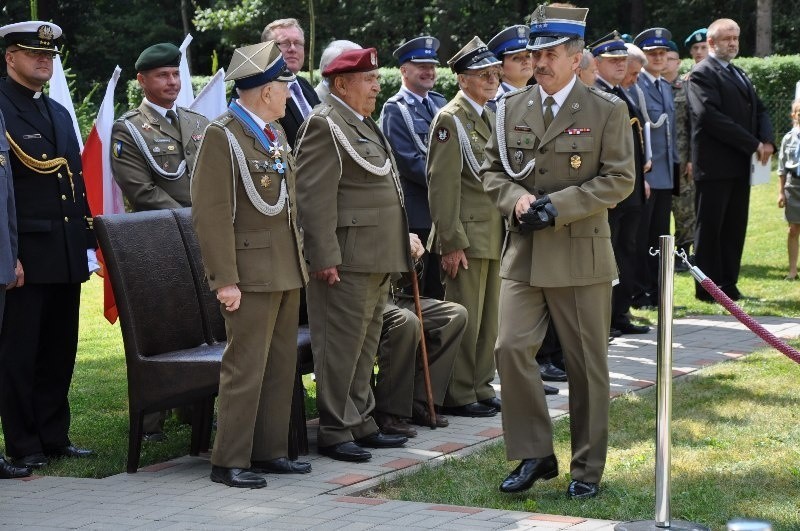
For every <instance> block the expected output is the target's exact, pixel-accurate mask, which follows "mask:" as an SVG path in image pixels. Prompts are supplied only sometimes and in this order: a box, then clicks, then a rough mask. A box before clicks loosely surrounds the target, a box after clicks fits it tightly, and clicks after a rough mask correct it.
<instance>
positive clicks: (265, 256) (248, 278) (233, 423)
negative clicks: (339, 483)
mask: <svg viewBox="0 0 800 531" xmlns="http://www.w3.org/2000/svg"><path fill="white" fill-rule="evenodd" d="M294 78H295V76H294V74H293V73H292V72H291V71H289V70H288V69H287V67H286V63H285V61H284V60H283V58H282V57H281V54H280V50H279V48H278V45H277V44H276V43H275V42H272V41H269V42H266V43H261V44H254V45H252V46H245V47H243V48H238V49H236V50H235V51H234V55H233V58H232V59H231V64H230V67H229V68H228V74H227V75H226V76H225V80H226V81H228V80H233V81H234V86H235V87H236V90H237V92H238V95H239V98H238V99H236V100H234V101H233V102H231V104H230V106H229V107H228V111H227V112H226V113H225V114H223V115H222V116H220V117H219V118H217V119H216V120H215V121H214V122H213V123H212V124H211V125H209V127H208V128H207V129H206V138H205V140H204V141H203V145H202V147H201V149H200V154H199V155H198V159H197V160H198V163H197V172H196V173H195V176H194V181H193V182H192V203H193V205H192V222H193V224H194V227H195V230H196V231H197V237H198V240H199V242H200V250H201V253H202V257H203V265H204V267H205V272H206V277H207V278H208V283H209V286H210V288H211V289H212V290H214V291H216V294H217V299H218V300H219V301H220V311H222V314H223V316H224V317H225V332H226V334H227V337H228V345H227V346H226V347H225V352H224V354H223V356H222V368H221V370H220V385H219V415H218V419H217V436H216V438H215V440H214V451H213V453H212V454H211V464H212V465H213V466H212V469H211V480H212V481H215V482H217V483H224V484H225V485H228V486H231V487H249V488H259V487H263V486H265V485H266V481H265V480H264V478H263V477H261V476H259V475H257V474H256V473H257V472H272V473H279V474H280V473H283V474H287V473H306V472H310V471H311V465H310V464H308V463H302V462H297V461H290V460H289V459H287V457H286V456H287V454H288V435H289V416H290V406H291V397H292V382H293V380H294V379H293V375H294V372H295V365H296V352H297V314H298V311H299V304H300V288H301V287H302V286H303V284H304V283H305V282H306V280H307V278H308V276H307V274H306V269H305V263H304V262H303V258H302V251H301V248H300V234H299V229H298V226H297V222H296V220H295V210H294V209H293V208H292V206H293V205H294V204H295V198H294V185H295V182H294V177H295V175H294V167H293V160H292V158H291V157H289V156H287V155H288V142H287V139H286V135H285V133H284V132H283V130H282V128H281V127H280V125H278V123H277V121H278V118H280V117H281V116H282V115H283V113H284V112H285V111H286V99H287V98H288V96H289V89H288V87H287V83H289V82H291V81H293V80H294Z"/></svg>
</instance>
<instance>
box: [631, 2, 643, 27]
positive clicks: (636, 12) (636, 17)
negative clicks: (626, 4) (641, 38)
mask: <svg viewBox="0 0 800 531" xmlns="http://www.w3.org/2000/svg"><path fill="white" fill-rule="evenodd" d="M630 27H631V29H632V31H631V35H633V36H636V35H637V34H638V33H639V32H640V31H642V30H643V29H644V28H645V20H644V1H643V0H633V2H631V25H630Z"/></svg>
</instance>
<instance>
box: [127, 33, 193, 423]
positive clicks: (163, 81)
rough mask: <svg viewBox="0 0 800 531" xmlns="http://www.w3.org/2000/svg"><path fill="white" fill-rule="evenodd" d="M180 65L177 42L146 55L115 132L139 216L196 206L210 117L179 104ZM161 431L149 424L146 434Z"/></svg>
mask: <svg viewBox="0 0 800 531" xmlns="http://www.w3.org/2000/svg"><path fill="white" fill-rule="evenodd" d="M180 61H181V51H180V49H179V48H178V47H177V46H175V45H174V44H172V43H168V42H163V43H159V44H154V45H152V46H149V47H147V48H145V49H144V50H143V51H142V53H141V54H140V55H139V58H138V59H137V60H136V64H135V67H136V72H137V74H136V80H137V81H138V82H139V86H140V87H141V89H142V92H143V93H144V98H143V99H142V102H141V104H140V105H139V107H138V108H136V109H133V110H130V111H128V112H126V113H125V114H123V115H122V116H121V117H120V118H119V119H118V120H117V121H116V123H114V127H113V130H112V132H111V170H112V173H113V175H114V180H115V181H116V182H117V184H118V185H119V187H120V189H121V190H122V193H123V195H124V196H125V199H126V200H127V202H128V204H129V205H130V206H131V208H133V210H134V211H137V212H138V211H142V210H156V209H160V208H180V207H187V206H190V205H191V198H190V194H189V183H190V181H191V177H192V168H194V161H195V158H196V157H197V150H198V149H199V147H200V142H201V141H202V139H203V131H204V130H205V128H206V125H208V119H207V118H206V117H205V116H203V115H202V114H199V113H196V112H194V111H192V110H190V109H187V108H185V107H179V106H177V105H176V104H175V101H176V100H177V99H178V94H179V93H180V90H181V83H182V81H183V80H181V78H180V71H179V68H178V66H179V65H180ZM186 82H187V83H188V82H189V80H186ZM157 429H158V428H157V427H156V426H153V427H151V428H148V426H145V432H150V431H156V430H157Z"/></svg>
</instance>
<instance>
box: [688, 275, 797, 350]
mask: <svg viewBox="0 0 800 531" xmlns="http://www.w3.org/2000/svg"><path fill="white" fill-rule="evenodd" d="M690 271H691V273H692V276H693V277H694V278H695V279H697V281H698V282H699V283H700V285H701V286H703V289H705V290H706V291H707V292H708V294H709V295H711V296H712V297H714V300H715V301H717V302H718V303H720V304H721V305H722V306H724V307H725V309H726V310H728V311H729V312H730V313H731V315H733V316H734V317H736V318H737V319H738V320H739V322H741V323H742V324H743V325H745V326H746V327H747V328H749V329H750V330H752V331H753V332H754V333H755V334H756V335H757V336H758V337H760V338H761V339H763V340H764V341H766V342H767V343H769V344H770V346H771V347H773V348H774V349H776V350H779V351H780V352H782V353H783V354H784V355H786V357H788V358H789V359H791V360H793V361H794V362H795V363H800V352H798V351H797V350H795V349H793V348H792V347H790V346H789V345H787V344H786V342H784V341H783V340H782V339H780V338H779V337H778V336H776V335H775V334H773V333H772V332H770V331H769V330H767V329H766V328H764V327H763V326H761V325H760V324H759V323H758V322H757V321H756V320H755V319H753V318H752V317H750V316H749V315H747V313H746V312H745V311H744V310H742V308H741V307H740V306H739V305H738V304H736V303H735V302H733V301H732V300H731V299H730V297H728V296H727V295H726V294H725V292H724V291H722V290H721V289H719V288H718V287H717V285H716V284H714V282H713V281H712V280H711V279H710V278H708V277H707V276H706V275H705V274H704V273H703V272H702V271H700V269H699V268H697V267H696V266H695V267H692V268H691V269H690Z"/></svg>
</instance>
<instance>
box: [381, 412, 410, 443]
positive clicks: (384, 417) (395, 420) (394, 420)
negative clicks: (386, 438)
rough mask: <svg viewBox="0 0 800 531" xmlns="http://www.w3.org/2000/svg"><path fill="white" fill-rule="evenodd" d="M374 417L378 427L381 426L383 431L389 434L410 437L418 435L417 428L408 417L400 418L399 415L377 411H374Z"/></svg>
mask: <svg viewBox="0 0 800 531" xmlns="http://www.w3.org/2000/svg"><path fill="white" fill-rule="evenodd" d="M372 417H373V418H374V419H375V423H376V424H377V425H378V428H380V430H381V433H385V434H387V435H402V436H403V437H408V438H411V437H416V436H417V430H415V429H414V427H413V426H411V425H410V424H409V423H408V422H407V421H406V419H404V418H400V417H398V416H397V415H392V414H391V413H383V412H380V411H376V412H374V413H373V415H372Z"/></svg>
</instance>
